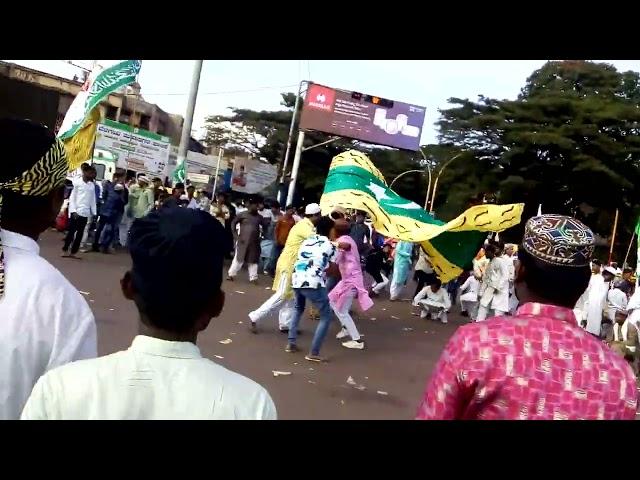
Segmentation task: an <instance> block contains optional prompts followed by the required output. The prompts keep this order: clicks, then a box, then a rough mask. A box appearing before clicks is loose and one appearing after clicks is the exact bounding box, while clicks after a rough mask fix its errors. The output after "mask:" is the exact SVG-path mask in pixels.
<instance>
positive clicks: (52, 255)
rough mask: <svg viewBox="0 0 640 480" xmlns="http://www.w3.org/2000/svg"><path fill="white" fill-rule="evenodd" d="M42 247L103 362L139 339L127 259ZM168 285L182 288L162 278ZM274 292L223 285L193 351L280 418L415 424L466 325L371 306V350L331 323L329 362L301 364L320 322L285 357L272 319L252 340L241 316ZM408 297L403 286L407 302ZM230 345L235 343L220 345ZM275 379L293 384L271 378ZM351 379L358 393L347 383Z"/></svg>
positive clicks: (241, 279)
mask: <svg viewBox="0 0 640 480" xmlns="http://www.w3.org/2000/svg"><path fill="white" fill-rule="evenodd" d="M39 243H40V245H41V253H42V255H43V256H44V257H45V258H47V259H48V260H49V261H50V262H51V263H52V264H53V265H55V266H56V267H57V268H58V269H60V271H62V273H63V274H64V275H65V276H66V277H67V278H68V279H69V280H70V281H71V283H72V284H73V285H74V286H75V287H76V288H77V289H78V290H80V291H81V292H83V294H84V295H85V298H86V299H87V301H88V302H89V305H90V306H91V308H92V309H93V312H94V314H95V317H96V322H97V327H98V352H99V354H100V355H106V354H109V353H113V352H116V351H118V350H122V349H126V348H127V347H128V346H129V345H130V343H131V340H132V339H133V337H134V336H135V335H136V332H137V312H136V309H135V306H134V304H133V303H132V302H129V301H127V300H125V299H124V297H123V296H122V294H121V292H120V283H119V280H120V278H121V277H122V275H123V274H124V272H125V271H126V270H127V268H128V267H129V265H130V259H129V256H128V255H127V254H125V253H117V254H113V255H104V254H100V253H87V254H84V255H83V259H82V260H73V259H67V258H61V257H60V254H61V248H62V236H61V234H59V233H57V232H54V231H49V232H46V233H45V234H43V236H42V238H41V240H40V242H39ZM227 268H228V265H227ZM193 274H194V275H197V274H198V272H197V271H195V272H193ZM225 274H226V272H225ZM167 281H179V279H177V278H173V277H172V275H171V271H167ZM270 286H271V279H270V278H268V277H264V276H261V277H260V279H259V284H258V285H255V286H254V285H250V284H249V283H248V279H247V272H246V270H244V271H242V272H241V273H240V274H239V275H238V277H237V278H236V281H234V282H224V284H223V289H224V290H225V293H226V304H225V307H224V310H223V313H222V315H221V316H220V317H219V318H216V319H213V320H212V322H211V324H210V326H209V328H207V330H205V331H204V332H202V333H201V334H200V336H199V338H198V346H199V347H200V349H201V351H202V353H203V355H204V356H206V357H208V358H210V359H211V360H213V361H215V362H218V363H220V364H221V365H223V366H225V367H227V368H229V369H231V370H233V371H236V372H238V373H241V374H243V375H246V376H247V377H249V378H252V379H253V380H255V381H257V382H258V383H260V384H261V385H263V386H264V387H265V388H266V389H267V390H268V391H269V392H270V394H271V396H272V397H273V400H274V402H275V404H276V407H277V409H278V416H279V418H281V419H317V420H320V419H339V420H341V419H411V418H413V417H414V415H415V412H416V409H417V406H418V404H419V402H420V399H421V395H422V392H423V390H424V387H425V385H426V381H427V379H428V377H429V375H430V373H431V371H432V370H433V367H434V365H435V362H436V361H437V359H438V357H439V355H440V353H441V351H442V349H443V348H444V345H445V343H446V341H447V339H448V338H449V337H450V336H451V335H452V333H453V332H454V331H455V329H456V328H457V327H458V326H459V325H461V324H462V323H463V319H462V318H460V317H459V316H458V315H457V314H452V315H449V318H450V323H449V324H447V325H442V324H440V323H437V322H433V321H427V320H421V319H420V318H419V317H417V316H413V315H411V310H412V308H411V306H410V303H408V302H406V301H405V302H389V301H388V300H387V299H375V305H374V307H373V308H372V309H371V310H369V311H367V312H365V313H360V314H359V317H360V318H359V319H357V320H356V322H357V325H358V329H359V330H360V332H361V333H362V334H364V340H365V342H366V347H367V348H366V349H365V350H348V349H346V348H344V347H342V346H341V345H340V341H339V340H336V338H335V334H336V333H337V332H338V327H337V322H334V323H333V324H332V326H331V329H330V333H329V335H328V336H327V338H326V340H325V343H324V345H323V348H322V355H323V356H325V357H328V359H329V362H327V363H326V364H317V363H311V362H308V361H306V360H305V359H304V355H305V353H306V350H307V349H308V348H309V344H310V342H311V337H312V334H313V330H314V329H315V326H316V322H314V321H312V320H309V319H308V317H306V316H305V318H303V320H302V324H301V330H302V332H303V333H302V335H301V337H300V338H299V341H298V345H299V347H301V351H300V352H299V353H295V354H290V353H286V352H285V351H284V348H285V346H286V336H285V335H283V334H282V333H280V332H279V331H278V328H277V318H276V317H275V316H274V317H272V318H267V319H265V320H264V321H263V322H262V323H261V324H260V333H259V334H258V335H254V334H251V333H250V332H249V330H248V322H249V320H248V318H247V313H248V312H249V311H250V310H252V309H254V308H255V307H256V306H258V305H259V304H260V303H262V302H263V301H264V300H265V299H267V298H268V297H269V296H270V294H271V291H270V290H267V288H268V287H270ZM414 289H415V286H414V285H413V284H411V285H409V286H408V287H407V288H406V290H405V296H406V297H409V296H410V294H412V293H413V290H414ZM454 309H455V307H454ZM226 339H231V340H232V342H231V343H228V344H221V343H220V341H223V340H226ZM220 357H222V358H220ZM273 370H277V371H286V372H291V375H288V376H278V377H274V375H273ZM348 377H352V379H353V381H354V382H355V383H356V384H357V385H356V386H358V387H359V388H356V386H354V385H350V384H347V379H348ZM362 386H364V387H365V388H364V389H362ZM379 392H383V393H379Z"/></svg>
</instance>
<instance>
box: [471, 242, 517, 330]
mask: <svg viewBox="0 0 640 480" xmlns="http://www.w3.org/2000/svg"><path fill="white" fill-rule="evenodd" d="M490 247H492V245H489V246H487V249H486V254H487V257H489V258H491V262H490V263H489V266H488V267H487V270H486V271H485V273H484V278H483V280H482V284H481V286H480V293H479V306H478V316H477V318H476V321H478V322H481V321H484V320H486V318H487V316H488V314H489V311H490V310H493V314H494V315H495V316H496V317H497V316H502V315H505V314H506V313H507V312H508V311H509V272H510V268H509V263H510V262H511V260H510V259H505V258H504V257H503V256H502V254H501V253H502V252H501V251H500V249H499V247H497V246H493V247H494V249H493V251H492V249H491V248H490ZM494 252H495V256H493V255H494Z"/></svg>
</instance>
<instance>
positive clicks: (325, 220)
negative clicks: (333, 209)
mask: <svg viewBox="0 0 640 480" xmlns="http://www.w3.org/2000/svg"><path fill="white" fill-rule="evenodd" d="M334 223H335V222H334V221H333V219H331V218H330V217H321V218H320V220H319V221H318V224H317V225H316V232H317V234H318V235H323V236H325V237H328V236H329V235H331V229H332V228H333V224H334Z"/></svg>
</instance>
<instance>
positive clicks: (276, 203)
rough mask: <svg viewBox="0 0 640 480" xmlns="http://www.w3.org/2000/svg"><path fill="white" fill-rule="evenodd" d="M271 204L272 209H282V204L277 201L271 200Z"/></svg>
mask: <svg viewBox="0 0 640 480" xmlns="http://www.w3.org/2000/svg"><path fill="white" fill-rule="evenodd" d="M270 204H271V205H270V207H271V208H280V202H279V201H277V200H271V202H270Z"/></svg>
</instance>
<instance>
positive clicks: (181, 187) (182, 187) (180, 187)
mask: <svg viewBox="0 0 640 480" xmlns="http://www.w3.org/2000/svg"><path fill="white" fill-rule="evenodd" d="M173 188H174V189H176V190H177V189H182V190H184V183H182V182H178V183H176V184H175V186H174V187H173Z"/></svg>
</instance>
